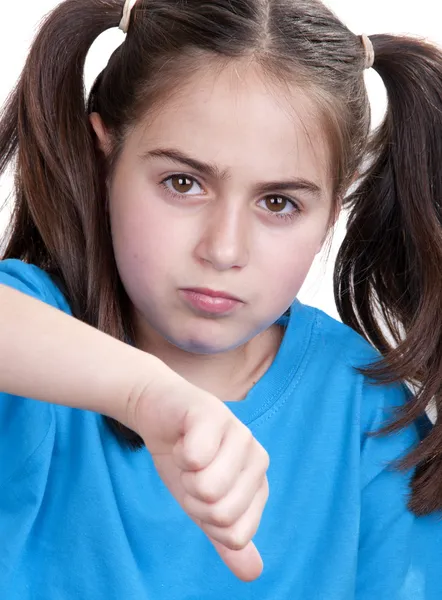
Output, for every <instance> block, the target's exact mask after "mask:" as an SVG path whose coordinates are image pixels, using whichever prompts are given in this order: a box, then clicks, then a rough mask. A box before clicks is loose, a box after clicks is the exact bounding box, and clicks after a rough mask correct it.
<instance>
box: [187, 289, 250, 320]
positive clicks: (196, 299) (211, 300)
mask: <svg viewBox="0 0 442 600" xmlns="http://www.w3.org/2000/svg"><path fill="white" fill-rule="evenodd" d="M180 292H181V295H182V297H183V298H184V300H185V301H186V304H188V305H189V306H190V307H191V308H192V309H193V310H194V311H196V312H198V313H203V314H206V315H227V314H230V313H232V312H233V311H234V310H235V309H236V308H238V307H239V306H241V305H242V304H244V302H243V301H242V300H240V299H239V298H237V297H236V296H232V294H229V293H227V292H222V291H220V290H212V289H209V288H188V289H182V290H180Z"/></svg>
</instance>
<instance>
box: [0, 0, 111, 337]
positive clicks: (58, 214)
mask: <svg viewBox="0 0 442 600" xmlns="http://www.w3.org/2000/svg"><path fill="white" fill-rule="evenodd" d="M121 11H122V4H121V2H111V1H107V0H68V1H66V2H63V3H61V4H60V5H59V6H58V7H57V8H56V9H55V10H54V11H53V12H51V13H50V14H49V15H48V16H47V17H46V19H45V20H44V22H43V23H42V25H41V27H40V29H39V32H38V34H37V36H36V38H35V40H34V43H33V45H32V47H31V50H30V52H29V55H28V58H27V61H26V64H25V67H24V69H23V72H22V74H21V77H20V79H19V81H18V84H17V86H16V88H15V90H14V91H13V93H12V94H11V95H10V97H9V98H8V100H7V103H6V105H5V107H4V109H3V111H2V115H1V119H0V173H1V172H3V171H4V170H5V169H6V167H7V166H8V164H9V163H10V162H11V161H12V160H13V159H15V164H14V166H15V210H14V212H13V219H12V223H11V225H10V228H9V235H8V238H9V241H8V243H7V245H6V250H5V252H4V253H3V258H20V259H22V260H26V261H28V262H32V263H34V264H37V265H38V266H40V267H42V268H44V269H46V270H48V271H50V272H52V273H53V274H54V276H56V277H57V278H58V279H59V280H60V281H61V282H62V284H63V287H64V289H65V291H66V295H67V297H68V300H69V302H70V304H71V307H72V310H73V312H74V314H75V316H77V317H78V318H81V319H82V320H84V321H86V322H88V323H90V324H92V325H94V326H98V327H99V328H100V329H103V330H107V331H108V332H109V333H111V334H117V336H118V337H119V334H120V333H121V331H120V330H121V326H120V324H117V325H115V323H114V324H113V325H112V323H111V322H110V321H109V319H108V317H107V315H108V314H109V303H110V302H112V300H111V299H112V297H115V294H114V293H113V292H112V290H110V289H108V290H102V291H101V294H106V295H107V306H106V307H104V306H103V304H102V303H100V302H99V299H98V297H97V295H96V294H94V293H93V290H94V288H96V281H102V282H103V285H106V281H107V280H108V279H107V278H106V277H100V275H101V274H102V271H103V269H105V270H106V269H107V270H109V266H107V265H106V264H105V262H106V260H108V258H107V255H110V254H111V252H108V244H109V235H108V234H107V233H106V231H104V230H103V227H105V221H106V220H105V219H104V218H103V211H102V207H101V206H100V204H103V205H104V204H105V201H104V199H103V193H104V192H103V187H104V186H102V185H101V181H100V176H99V173H98V168H97V157H96V152H95V148H94V138H93V136H92V134H91V126H90V124H89V120H88V115H87V110H86V104H85V90H84V81H83V71H84V64H85V60H86V55H87V53H88V51H89V49H90V47H91V45H92V43H93V42H94V40H95V39H96V38H97V37H98V36H99V34H101V33H102V32H104V31H105V30H107V29H109V28H111V27H116V26H117V25H118V23H119V20H120V18H121ZM91 203H93V204H94V208H93V215H92V218H91V208H90V205H91ZM88 205H89V208H87V206H88ZM105 257H106V258H105ZM111 312H112V311H111ZM109 330H111V331H109Z"/></svg>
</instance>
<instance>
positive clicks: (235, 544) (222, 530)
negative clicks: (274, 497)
mask: <svg viewBox="0 0 442 600" xmlns="http://www.w3.org/2000/svg"><path fill="white" fill-rule="evenodd" d="M267 499H268V484H267V479H266V480H265V482H264V484H263V485H262V486H261V488H260V489H259V490H258V492H257V493H256V494H255V497H254V498H253V501H252V503H251V504H250V506H249V508H248V509H247V510H246V512H245V513H244V514H243V515H242V516H241V517H240V518H239V519H238V520H237V521H236V522H235V523H234V524H233V525H231V526H230V527H218V526H216V525H210V524H209V523H204V522H203V521H198V524H199V526H200V527H201V529H202V530H203V531H204V533H205V534H206V535H208V536H209V537H210V538H212V539H214V540H215V541H217V542H219V543H221V544H222V545H223V546H226V547H227V548H230V549H231V550H242V549H243V548H245V547H246V546H247V544H248V543H249V542H250V541H251V540H252V538H253V536H254V535H255V534H256V532H257V530H258V527H259V523H260V521H261V517H262V513H263V510H264V507H265V505H266V502H267Z"/></svg>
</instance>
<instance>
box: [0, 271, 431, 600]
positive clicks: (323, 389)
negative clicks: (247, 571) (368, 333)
mask: <svg viewBox="0 0 442 600" xmlns="http://www.w3.org/2000/svg"><path fill="white" fill-rule="evenodd" d="M0 283H3V284H6V285H9V286H12V287H14V288H16V289H18V290H20V291H22V292H24V293H26V294H29V295H31V296H34V297H36V298H39V299H40V300H42V301H43V302H46V303H48V304H51V305H53V306H55V307H57V308H58V309H60V310H62V311H65V312H66V313H70V309H69V306H68V303H67V302H66V299H65V298H64V297H63V295H62V293H61V291H60V289H59V288H58V287H57V286H56V285H55V283H54V282H53V281H52V280H51V279H50V277H49V276H48V275H47V274H45V273H44V272H43V271H41V270H39V269H38V268H36V267H34V266H30V265H26V264H24V263H21V262H19V261H15V260H8V261H4V262H2V263H0ZM280 322H281V324H283V325H284V326H285V327H286V331H285V334H284V338H283V341H282V343H281V346H280V349H279V351H278V353H277V356H276V357H275V360H274V362H273V364H272V365H271V367H270V368H269V370H268V371H267V373H266V374H265V375H264V377H262V378H261V379H260V380H259V381H258V382H257V383H256V385H255V386H254V387H253V388H252V389H251V390H250V392H249V394H248V395H247V397H246V398H245V399H244V400H242V401H240V402H230V403H228V406H229V408H230V409H231V410H232V411H233V412H234V413H235V414H236V415H237V416H238V418H239V419H241V420H242V421H243V422H244V423H245V424H246V425H247V426H248V427H249V428H250V429H251V431H252V432H253V434H254V436H255V437H256V438H257V439H258V440H259V441H260V442H261V443H262V444H263V446H264V447H265V448H266V449H267V451H268V452H269V454H270V460H271V464H270V469H269V472H268V477H269V484H270V497H269V501H268V504H267V507H266V509H265V512H264V515H263V519H262V522H261V525H260V528H259V531H258V533H257V535H256V537H255V543H256V545H257V547H258V549H259V550H260V552H261V555H262V557H263V560H264V565H265V567H264V572H263V574H262V576H261V577H260V578H259V579H258V580H256V581H255V582H252V583H244V582H241V581H239V580H238V579H236V578H235V576H234V575H232V574H231V573H230V571H229V570H228V569H227V567H226V566H225V565H224V564H223V563H222V562H221V560H220V559H219V558H218V555H217V554H216V552H215V550H214V548H213V547H212V545H211V544H210V542H209V541H208V540H207V539H206V538H205V536H204V534H203V533H202V532H201V531H200V530H199V529H198V527H197V526H196V525H195V524H194V523H193V522H192V521H191V520H190V519H189V518H188V517H187V515H186V514H185V513H184V512H183V511H182V509H181V508H180V507H179V505H178V504H177V502H176V501H175V500H174V498H172V496H171V495H170V493H169V492H168V490H167V489H166V487H165V486H164V485H163V483H162V481H161V480H160V478H159V476H158V475H157V472H156V470H155V468H154V465H153V463H152V460H151V457H150V455H149V453H148V452H147V450H146V449H145V448H143V449H142V450H139V451H137V452H133V451H131V450H130V449H128V448H126V447H123V446H122V445H121V444H120V443H119V442H118V441H117V439H116V437H115V436H114V434H113V433H112V432H111V431H110V430H109V429H108V427H107V425H106V423H105V422H104V419H103V418H102V417H101V416H100V415H97V414H95V413H92V412H88V411H82V410H78V409H72V408H67V407H63V406H58V405H51V404H48V403H43V402H38V401H36V400H32V399H28V398H22V397H13V396H10V395H7V394H0V598H1V599H2V600H3V599H5V600H73V599H81V600H86V599H90V600H151V599H152V600H191V599H192V600H197V599H198V600H205V599H208V600H209V599H213V600H225V599H226V598H229V599H231V600H248V599H250V600H252V599H253V600H289V599H290V600H354V599H357V600H373V599H376V600H384V599H386V600H424V599H425V600H429V599H430V598H431V600H432V598H433V597H430V596H428V595H427V594H425V593H424V589H425V581H424V579H425V573H424V568H423V567H422V566H421V565H418V564H417V563H415V564H413V565H412V560H411V559H412V551H413V544H414V543H415V531H416V530H415V527H416V524H415V519H414V517H413V516H412V515H411V514H410V513H409V511H408V510H407V509H406V495H407V483H408V477H407V476H406V475H404V474H403V473H398V472H397V471H394V470H392V469H390V468H389V463H390V461H392V460H394V459H397V458H398V457H401V456H402V455H403V454H404V452H405V451H407V450H408V448H409V447H410V446H411V445H412V444H413V443H414V442H415V432H414V429H408V430H406V431H403V432H401V433H400V434H396V435H393V436H388V437H382V438H374V437H369V436H367V432H368V431H370V430H371V431H373V430H376V429H377V428H378V427H380V426H381V424H383V423H384V422H385V420H386V419H388V417H389V416H391V411H392V409H393V407H395V406H398V405H400V404H402V403H403V402H404V399H405V391H404V389H403V388H402V387H401V386H388V387H387V386H373V385H371V384H370V383H369V382H368V381H367V380H366V379H365V378H364V377H363V376H362V375H361V374H359V373H358V372H357V371H356V369H355V368H356V367H357V366H363V365H367V364H368V363H370V362H371V361H373V360H375V359H376V358H377V356H376V354H375V353H374V351H373V350H372V349H371V348H370V347H369V345H368V344H366V343H365V342H364V341H363V340H362V339H361V338H360V337H359V336H358V335H357V334H356V333H354V332H353V331H352V330H351V329H349V328H348V327H346V326H344V325H342V324H341V323H338V322H336V321H334V320H333V319H331V318H329V317H328V316H326V315H325V314H324V313H322V312H320V311H318V310H316V309H313V308H310V307H306V306H303V305H301V304H300V303H299V302H297V301H296V302H295V303H294V304H293V306H292V309H291V314H290V317H284V318H282V319H281V320H280ZM121 368H124V365H122V366H121ZM434 598H436V596H434Z"/></svg>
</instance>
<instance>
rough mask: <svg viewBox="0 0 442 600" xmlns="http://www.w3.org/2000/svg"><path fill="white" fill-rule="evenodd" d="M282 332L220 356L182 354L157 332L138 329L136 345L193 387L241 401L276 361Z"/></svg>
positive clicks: (279, 329)
mask: <svg viewBox="0 0 442 600" xmlns="http://www.w3.org/2000/svg"><path fill="white" fill-rule="evenodd" d="M282 336H283V328H282V327H280V326H279V325H273V326H271V327H270V328H269V329H267V330H266V331H263V332H262V333H260V334H259V335H257V336H255V337H254V338H252V339H251V340H249V341H248V342H247V343H246V344H244V345H242V346H240V347H238V348H235V349H233V350H229V351H227V352H222V353H219V354H194V353H191V352H187V351H185V350H182V349H180V348H178V347H176V346H174V345H173V344H171V343H170V342H168V341H167V340H165V339H164V338H163V337H161V336H160V335H159V334H158V333H157V332H155V331H154V330H151V329H150V328H149V331H148V332H147V331H146V327H143V326H139V327H137V336H136V345H137V347H138V348H140V349H141V350H143V351H145V352H148V353H149V354H153V355H155V356H156V357H158V358H159V359H160V360H162V361H163V362H164V363H166V364H167V365H168V366H169V367H170V368H171V369H173V370H174V371H175V372H176V373H178V374H179V375H181V376H182V377H184V378H185V379H186V380H187V381H189V382H190V383H193V384H194V385H196V386H197V387H199V388H201V389H204V390H206V391H207V392H210V393H211V394H213V395H215V396H216V397H217V398H219V399H220V400H223V401H227V400H230V401H232V400H242V399H244V398H245V396H246V395H247V393H248V392H249V390H250V389H251V388H252V387H253V385H254V384H255V383H256V382H257V381H258V380H259V379H260V378H261V377H262V376H263V375H264V373H265V372H266V371H267V370H268V368H269V367H270V365H271V364H272V362H273V359H274V358H275V355H276V353H277V352H278V348H279V346H280V343H281V339H282Z"/></svg>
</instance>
